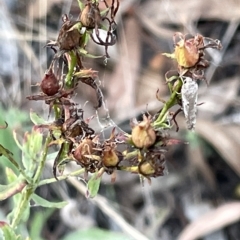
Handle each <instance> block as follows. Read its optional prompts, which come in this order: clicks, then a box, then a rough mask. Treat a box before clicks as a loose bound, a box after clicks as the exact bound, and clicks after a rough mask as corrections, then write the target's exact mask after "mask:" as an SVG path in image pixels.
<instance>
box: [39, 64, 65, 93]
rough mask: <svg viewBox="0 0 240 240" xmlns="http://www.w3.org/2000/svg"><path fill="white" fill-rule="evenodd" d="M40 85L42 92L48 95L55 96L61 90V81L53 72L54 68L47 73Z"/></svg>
mask: <svg viewBox="0 0 240 240" xmlns="http://www.w3.org/2000/svg"><path fill="white" fill-rule="evenodd" d="M40 87H41V90H42V92H43V93H45V94H46V95H48V96H53V95H55V94H56V93H57V92H58V91H59V88H60V86H59V81H58V79H57V78H56V76H55V75H54V73H53V72H52V69H50V70H49V71H48V72H47V73H45V76H44V78H43V80H42V81H41V83H40Z"/></svg>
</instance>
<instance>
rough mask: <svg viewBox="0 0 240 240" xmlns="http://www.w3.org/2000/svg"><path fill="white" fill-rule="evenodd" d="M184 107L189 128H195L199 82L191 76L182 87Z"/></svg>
mask: <svg viewBox="0 0 240 240" xmlns="http://www.w3.org/2000/svg"><path fill="white" fill-rule="evenodd" d="M181 95H182V108H183V112H184V116H185V119H186V123H187V128H188V129H189V130H194V128H195V124H196V114H197V97H198V84H197V82H196V81H195V80H193V79H192V78H190V77H186V78H185V79H184V81H183V85H182V89H181Z"/></svg>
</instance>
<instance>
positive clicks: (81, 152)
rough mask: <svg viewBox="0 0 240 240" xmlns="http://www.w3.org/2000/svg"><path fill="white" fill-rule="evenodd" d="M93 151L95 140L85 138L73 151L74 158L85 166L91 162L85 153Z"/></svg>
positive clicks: (88, 153) (89, 153)
mask: <svg viewBox="0 0 240 240" xmlns="http://www.w3.org/2000/svg"><path fill="white" fill-rule="evenodd" d="M92 153H93V142H92V140H91V139H88V138H85V139H84V140H83V141H82V142H81V143H80V144H79V146H78V147H77V148H76V150H75V151H74V153H73V156H74V158H75V159H76V160H77V161H78V162H79V163H80V164H81V165H83V166H85V165H87V164H89V161H90V159H89V158H88V157H85V155H91V154H92Z"/></svg>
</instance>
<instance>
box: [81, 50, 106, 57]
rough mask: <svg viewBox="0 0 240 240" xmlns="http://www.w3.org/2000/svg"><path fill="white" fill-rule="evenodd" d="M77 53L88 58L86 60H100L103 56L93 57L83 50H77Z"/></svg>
mask: <svg viewBox="0 0 240 240" xmlns="http://www.w3.org/2000/svg"><path fill="white" fill-rule="evenodd" d="M78 51H79V53H80V54H81V55H82V56H84V57H88V58H102V57H103V56H95V55H92V54H89V53H88V51H87V50H85V49H83V48H79V49H78Z"/></svg>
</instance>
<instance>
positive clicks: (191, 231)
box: [178, 202, 240, 240]
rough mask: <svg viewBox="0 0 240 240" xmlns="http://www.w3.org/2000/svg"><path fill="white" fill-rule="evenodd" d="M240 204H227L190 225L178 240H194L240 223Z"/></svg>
mask: <svg viewBox="0 0 240 240" xmlns="http://www.w3.org/2000/svg"><path fill="white" fill-rule="evenodd" d="M239 219H240V202H231V203H226V204H224V205H222V206H219V207H218V208H216V209H214V210H211V211H210V212H208V213H206V214H204V215H203V216H201V217H199V218H198V219H197V220H196V221H194V222H192V223H190V224H189V225H188V226H187V227H186V228H185V229H184V230H183V231H182V233H181V234H180V236H179V237H178V240H194V239H197V238H200V237H203V236H205V235H206V234H209V233H211V232H214V231H216V230H218V229H221V228H223V227H225V226H227V225H229V224H232V223H234V222H237V221H239Z"/></svg>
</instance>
